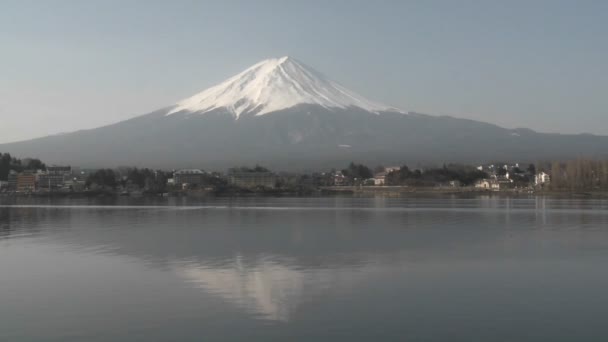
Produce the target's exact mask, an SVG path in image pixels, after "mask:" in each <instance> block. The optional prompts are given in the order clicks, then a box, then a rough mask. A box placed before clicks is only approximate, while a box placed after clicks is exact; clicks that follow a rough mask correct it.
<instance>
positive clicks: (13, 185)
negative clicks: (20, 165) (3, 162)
mask: <svg viewBox="0 0 608 342" xmlns="http://www.w3.org/2000/svg"><path fill="white" fill-rule="evenodd" d="M17 176H18V174H17V172H15V171H13V170H11V171H10V172H9V173H8V189H9V190H12V191H15V190H17Z"/></svg>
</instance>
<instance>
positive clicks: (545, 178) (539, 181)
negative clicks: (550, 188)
mask: <svg viewBox="0 0 608 342" xmlns="http://www.w3.org/2000/svg"><path fill="white" fill-rule="evenodd" d="M550 182H551V177H550V176H549V174H547V173H545V172H542V171H541V172H539V173H537V174H536V176H534V184H535V185H537V186H543V185H544V184H548V183H550Z"/></svg>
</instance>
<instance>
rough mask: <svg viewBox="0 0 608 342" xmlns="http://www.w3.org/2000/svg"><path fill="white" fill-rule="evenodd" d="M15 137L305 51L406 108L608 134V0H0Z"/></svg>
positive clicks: (78, 124)
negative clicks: (268, 60) (272, 58)
mask: <svg viewBox="0 0 608 342" xmlns="http://www.w3.org/2000/svg"><path fill="white" fill-rule="evenodd" d="M0 8H1V10H0V62H1V63H0V142H7V141H12V140H18V139H25V138H31V137H36V136H41V135H47V134H53V133H58V132H65V131H72V130H76V129H80V128H91V127H96V126H99V125H103V124H108V123H112V122H116V121H120V120H122V119H126V118H130V117H133V116H136V115H140V114H144V113H147V112H150V111H152V110H155V109H158V108H160V107H164V106H166V105H170V104H172V103H175V102H176V101H177V100H180V99H182V98H184V97H188V96H190V95H192V94H194V93H196V92H198V91H201V90H203V89H205V88H207V87H209V86H211V85H213V84H215V83H218V82H220V81H222V80H224V79H225V78H227V77H229V76H232V75H233V74H236V73H238V72H240V71H241V70H242V69H244V68H246V67H248V66H250V65H251V64H254V63H256V62H258V61H259V60H262V59H265V58H269V57H278V56H283V55H291V56H294V57H296V58H297V59H299V60H301V61H303V62H304V63H306V64H308V65H310V66H312V67H314V68H315V69H317V70H319V71H321V72H323V73H325V74H326V75H328V76H329V77H330V78H332V79H334V80H336V81H338V82H340V83H342V84H344V85H346V86H347V87H349V88H351V89H353V90H355V91H357V92H359V93H361V94H362V95H364V96H366V97H368V98H370V99H373V100H376V101H379V102H384V103H386V104H389V105H393V106H396V107H399V108H402V109H406V110H413V111H418V112H423V113H429V114H437V115H453V116H457V117H463V118H472V119H477V120H483V121H487V122H492V123H497V124H499V125H502V126H506V127H529V128H533V129H535V130H539V131H546V132H567V133H579V132H591V133H597V134H608V110H607V108H608V106H607V104H608V96H607V93H608V63H607V61H608V1H574V0H572V1H559V0H553V1H532V0H528V1H504V0H503V1H489V0H488V1H481V0H480V1H465V0H461V1H352V0H351V1H346V0H345V1H321V0H317V1H253V0H251V1H168V0H167V1H151V0H148V1H143V0H142V1H127V0H120V1H110V0H103V1H92V0H90V1H59V0H48V1H42V0H38V1H26V0H0Z"/></svg>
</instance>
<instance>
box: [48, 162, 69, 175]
mask: <svg viewBox="0 0 608 342" xmlns="http://www.w3.org/2000/svg"><path fill="white" fill-rule="evenodd" d="M46 172H47V173H48V174H50V175H62V176H63V175H71V174H72V167H71V166H57V165H53V166H47V167H46Z"/></svg>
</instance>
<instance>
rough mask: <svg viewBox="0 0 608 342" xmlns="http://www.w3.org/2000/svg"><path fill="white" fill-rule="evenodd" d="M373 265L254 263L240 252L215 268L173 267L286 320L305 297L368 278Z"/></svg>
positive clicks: (254, 310) (209, 289)
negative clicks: (311, 266) (316, 266)
mask: <svg viewBox="0 0 608 342" xmlns="http://www.w3.org/2000/svg"><path fill="white" fill-rule="evenodd" d="M374 269H375V267H374V266H372V265H368V266H367V267H365V268H364V269H360V268H341V269H328V268H325V269H307V270H304V269H298V268H290V267H288V266H285V265H283V264H281V263H278V262H276V261H270V260H264V259H261V260H258V261H256V262H255V263H254V264H251V263H245V262H244V261H243V257H241V256H237V257H236V258H235V259H234V261H233V263H232V265H225V264H224V265H223V266H221V267H217V268H215V267H210V266H207V265H202V264H199V263H193V262H191V263H183V264H177V265H176V266H175V267H174V270H175V272H176V273H177V274H178V275H179V276H180V277H183V278H184V279H185V280H186V281H187V282H189V283H191V284H195V285H196V286H198V287H200V288H201V289H203V290H205V291H206V292H209V293H212V294H216V295H219V296H221V297H222V298H223V299H225V300H227V301H229V302H231V303H233V304H235V305H237V306H238V307H240V308H242V309H244V310H247V311H250V312H252V313H254V314H258V315H260V316H262V317H263V318H265V319H270V320H277V321H289V320H290V318H291V316H292V315H293V313H294V312H295V311H296V310H297V308H298V306H299V305H301V304H303V302H304V301H306V300H311V299H314V298H315V297H316V296H319V295H323V294H327V293H328V292H331V290H332V289H333V288H341V289H344V288H348V287H349V285H350V284H352V283H356V282H360V281H363V280H364V279H366V278H369V276H370V273H373V270H374ZM370 271H372V272H370Z"/></svg>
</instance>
